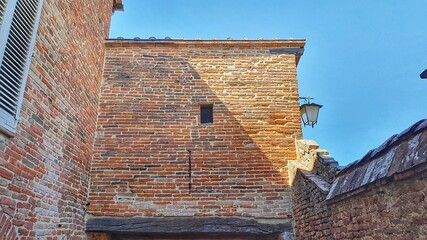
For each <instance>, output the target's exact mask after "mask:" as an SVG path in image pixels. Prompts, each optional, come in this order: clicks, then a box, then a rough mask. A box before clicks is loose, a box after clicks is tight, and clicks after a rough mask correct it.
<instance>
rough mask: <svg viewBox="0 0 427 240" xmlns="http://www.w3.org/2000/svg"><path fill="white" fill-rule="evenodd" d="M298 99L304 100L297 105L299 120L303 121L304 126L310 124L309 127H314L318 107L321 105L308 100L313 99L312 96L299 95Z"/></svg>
mask: <svg viewBox="0 0 427 240" xmlns="http://www.w3.org/2000/svg"><path fill="white" fill-rule="evenodd" d="M299 99H302V100H304V101H305V103H304V104H303V105H301V106H300V107H299V109H300V114H301V120H302V122H303V123H304V126H307V125H309V126H310V125H311V127H314V125H315V124H316V123H317V117H318V116H319V109H320V108H321V107H322V105H319V104H316V103H310V100H313V99H314V98H310V97H300V98H299Z"/></svg>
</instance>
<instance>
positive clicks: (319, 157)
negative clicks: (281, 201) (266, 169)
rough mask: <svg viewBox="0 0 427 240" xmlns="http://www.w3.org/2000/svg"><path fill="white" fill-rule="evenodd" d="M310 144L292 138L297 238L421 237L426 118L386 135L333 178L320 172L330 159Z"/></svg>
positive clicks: (425, 205)
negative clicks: (397, 132)
mask: <svg viewBox="0 0 427 240" xmlns="http://www.w3.org/2000/svg"><path fill="white" fill-rule="evenodd" d="M301 143H305V144H301ZM313 143H314V142H312V141H307V140H305V141H298V143H297V145H298V148H297V151H298V153H300V152H302V154H299V157H298V161H296V162H292V163H291V168H290V169H291V170H294V171H290V172H291V173H294V174H295V178H294V181H293V185H292V186H293V199H294V207H293V210H294V219H295V235H296V238H297V239H426V238H427V214H426V209H427V199H426V197H427V181H426V179H427V120H421V121H419V122H417V123H415V124H414V125H413V126H411V127H409V128H408V129H406V130H405V131H403V132H402V133H400V134H398V135H394V136H392V137H391V138H390V139H388V140H387V141H385V142H384V143H383V144H382V145H381V146H380V147H378V148H376V149H373V150H371V151H369V152H368V153H367V154H366V155H365V156H364V157H363V158H362V159H361V160H359V161H357V162H354V163H352V164H350V165H349V166H347V167H346V168H344V169H342V170H341V171H340V172H339V173H338V174H337V175H335V177H334V178H333V179H331V177H330V174H324V173H325V172H326V173H330V172H331V171H329V170H327V171H325V169H331V167H333V162H332V161H331V160H330V159H329V160H328V158H325V156H324V154H322V153H321V152H322V151H321V150H317V149H316V148H317V147H318V146H317V145H315V144H313ZM325 159H327V160H326V161H325ZM307 160H308V162H310V164H307ZM295 166H296V167H297V168H298V169H297V170H295V169H293V167H295ZM306 166H314V167H309V168H307V167H306ZM320 166H323V167H320ZM332 169H333V168H332Z"/></svg>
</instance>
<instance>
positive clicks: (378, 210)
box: [330, 166, 427, 239]
mask: <svg viewBox="0 0 427 240" xmlns="http://www.w3.org/2000/svg"><path fill="white" fill-rule="evenodd" d="M401 178H404V179H403V180H402V179H401ZM426 179H427V166H420V167H419V168H418V169H417V171H413V172H412V173H410V172H407V173H405V174H399V175H396V176H395V178H394V179H393V180H388V181H383V182H379V183H377V184H376V185H372V186H370V187H368V188H367V189H365V190H364V191H363V192H362V193H360V194H357V195H351V196H344V197H341V198H340V199H337V200H339V201H336V202H333V203H331V204H330V206H331V213H332V216H333V221H332V229H331V230H332V232H333V235H334V238H335V239H361V238H362V239H426V238H427V200H426V196H427V181H426Z"/></svg>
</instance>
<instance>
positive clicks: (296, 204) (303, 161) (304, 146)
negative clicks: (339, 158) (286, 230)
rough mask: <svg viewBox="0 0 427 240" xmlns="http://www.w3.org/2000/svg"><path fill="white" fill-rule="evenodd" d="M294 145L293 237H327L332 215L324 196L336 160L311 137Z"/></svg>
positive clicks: (328, 188) (292, 176) (328, 237)
mask: <svg viewBox="0 0 427 240" xmlns="http://www.w3.org/2000/svg"><path fill="white" fill-rule="evenodd" d="M296 145H297V153H298V158H297V161H294V162H291V163H290V164H289V174H290V178H291V180H292V197H293V213H294V233H295V237H296V238H297V239H330V238H331V234H332V232H331V224H332V222H331V221H332V216H331V212H330V209H329V206H328V204H327V202H326V197H327V195H328V192H329V190H330V187H331V183H332V181H333V178H334V176H335V174H336V172H337V167H338V163H337V162H336V161H335V160H334V159H333V158H332V157H331V156H329V155H328V153H327V152H326V150H322V149H319V145H318V144H317V143H316V142H314V141H312V140H299V141H297V142H296Z"/></svg>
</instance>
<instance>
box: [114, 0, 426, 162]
mask: <svg viewBox="0 0 427 240" xmlns="http://www.w3.org/2000/svg"><path fill="white" fill-rule="evenodd" d="M123 2H124V6H125V12H116V13H115V14H114V15H113V19H112V26H111V32H110V37H112V38H116V37H119V36H121V37H125V38H134V37H140V38H149V37H151V36H154V37H156V38H164V37H167V36H168V37H172V38H182V37H184V38H187V39H195V38H204V39H211V38H214V37H215V38H219V39H225V38H227V37H232V38H234V39H242V38H249V39H257V38H265V39H271V38H283V39H287V38H305V39H306V40H307V44H306V47H305V53H304V55H303V57H302V58H301V60H300V63H299V66H298V81H299V93H300V95H301V96H311V97H314V98H315V100H314V102H316V103H319V104H322V105H324V107H323V108H322V109H321V112H320V116H319V122H318V125H317V126H315V127H314V128H313V129H312V128H304V129H303V134H304V138H306V139H313V140H315V141H317V142H318V143H319V144H320V146H321V148H323V149H327V150H328V151H329V152H330V154H331V155H332V156H333V157H335V159H336V160H338V161H339V163H340V164H341V165H346V164H348V163H350V162H352V161H354V160H357V159H359V158H361V157H363V155H364V154H365V153H367V152H368V151H369V150H370V149H372V148H375V147H377V146H379V145H380V144H381V143H383V142H384V141H385V140H386V139H387V138H389V137H390V136H391V135H393V134H395V133H399V132H401V131H403V130H404V129H405V128H407V127H409V126H410V125H412V124H413V123H415V122H416V121H418V120H420V119H423V118H427V81H426V80H421V79H420V78H419V74H420V73H421V72H422V71H423V70H424V69H426V68H427V15H426V9H427V1H426V0H412V1H398V0H377V1H372V0H358V1H342V0H341V1H340V0H329V1H318V0H311V1H308V0H307V1H305V0H299V1H290V0H215V1H213V0H151V1H148V0H124V1H123Z"/></svg>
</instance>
